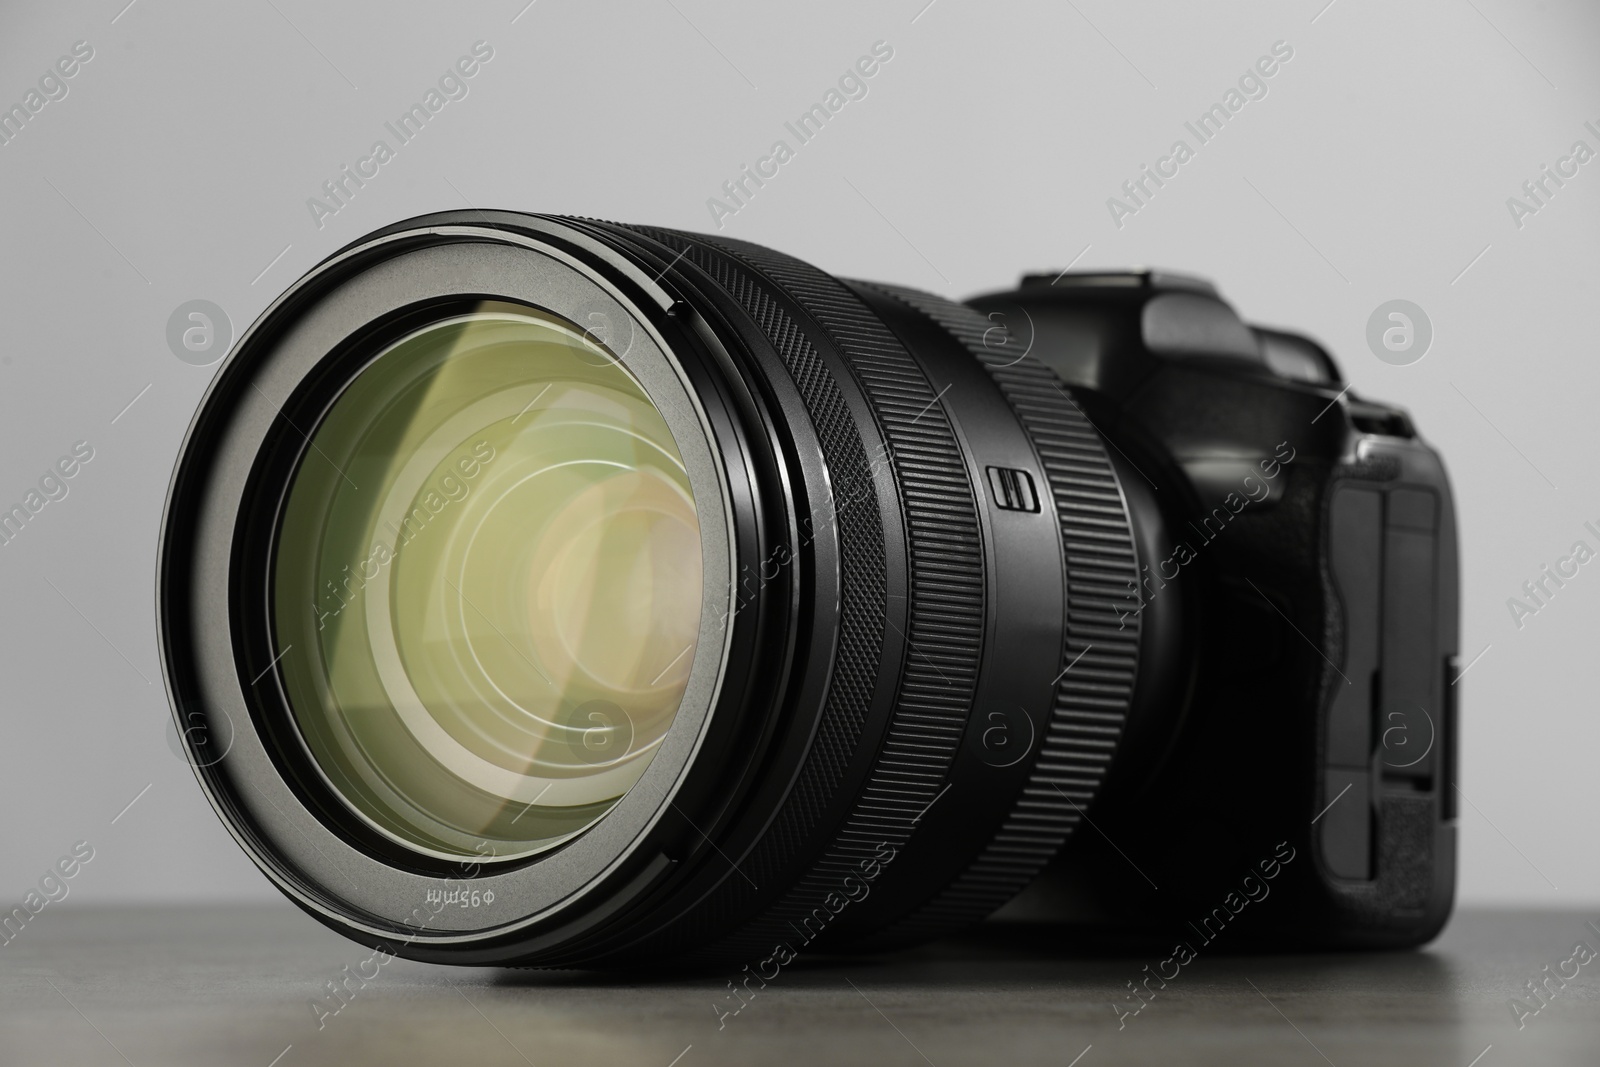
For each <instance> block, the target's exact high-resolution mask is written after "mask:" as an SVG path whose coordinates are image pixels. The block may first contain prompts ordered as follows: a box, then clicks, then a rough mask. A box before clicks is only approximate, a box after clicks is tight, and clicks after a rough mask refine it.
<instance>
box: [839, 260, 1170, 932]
mask: <svg viewBox="0 0 1600 1067" xmlns="http://www.w3.org/2000/svg"><path fill="white" fill-rule="evenodd" d="M862 284H867V285H871V287H872V288H875V289H876V290H878V291H879V292H882V293H885V294H887V295H889V296H892V297H895V298H896V299H898V300H900V301H902V302H903V303H905V304H907V305H909V306H910V307H912V308H913V309H915V310H916V311H919V312H921V313H922V314H923V315H925V316H927V317H928V318H930V319H932V320H933V321H934V322H936V323H937V324H938V325H940V326H941V327H943V328H944V329H945V330H946V331H948V332H949V333H951V334H953V335H955V336H956V337H957V338H959V339H960V341H961V342H962V343H963V344H964V345H965V346H966V348H967V350H968V351H969V352H971V353H972V355H973V357H974V358H976V359H977V360H978V361H979V362H980V363H982V364H983V365H984V367H985V369H987V370H988V371H989V374H990V376H991V377H992V378H993V379H994V380H995V383H996V384H997V385H998V386H999V387H1000V391H1001V392H1002V393H1003V394H1004V395H1005V398H1006V401H1007V402H1008V403H1009V404H1010V405H1011V408H1012V410H1013V411H1014V412H1015V413H1016V415H1017V418H1018V419H1019V420H1020V421H1021V423H1022V426H1023V429H1024V430H1025V431H1026V433H1027V435H1028V437H1029V438H1030V439H1031V440H1032V442H1033V446H1034V449H1035V451H1036V452H1037V454H1038V457H1039V462H1040V464H1041V466H1042V468H1043V471H1044V476H1045V480H1046V482H1047V483H1048V484H1049V487H1050V493H1051V496H1052V498H1053V499H1054V501H1055V506H1056V513H1057V515H1058V516H1059V520H1060V523H1061V541H1062V556H1063V562H1064V564H1065V567H1066V575H1067V604H1066V642H1065V647H1064V648H1063V649H1062V658H1061V670H1062V673H1061V675H1060V676H1059V679H1058V681H1057V683H1056V691H1055V705H1054V709H1053V711H1052V714H1051V716H1050V723H1049V726H1048V727H1047V728H1046V730H1044V731H1043V733H1042V736H1041V738H1040V750H1039V755H1038V758H1037V760H1036V762H1035V764H1034V767H1033V772H1032V775H1031V776H1030V778H1029V779H1028V782H1027V785H1026V786H1025V787H1024V788H1023V791H1022V793H1021V795H1020V796H1019V798H1018V800H1017V802H1016V803H1015V805H1013V807H1012V810H1011V811H1010V813H1009V814H1008V815H1007V816H1006V819H1005V822H1004V823H1003V824H1002V825H1001V827H1000V830H999V832H998V833H996V834H995V836H994V839H993V840H992V841H991V842H990V844H989V845H988V846H987V847H986V848H985V849H984V850H983V852H982V853H981V854H979V856H978V858H977V859H976V860H974V861H973V862H972V863H971V864H970V865H969V866H968V867H967V868H966V870H964V871H963V872H962V873H961V874H960V875H958V876H957V877H956V878H955V879H954V880H953V881H952V882H951V883H950V884H949V885H948V886H946V887H945V888H944V889H943V890H942V891H940V892H939V893H938V894H936V895H935V896H933V897H932V898H931V899H930V900H929V901H928V902H927V903H925V904H924V905H923V906H922V907H921V908H919V909H917V910H916V911H914V912H912V913H911V914H910V915H908V916H907V917H906V918H904V919H902V920H901V921H900V922H899V923H897V924H896V925H895V926H894V927H892V928H891V929H890V930H888V931H886V932H885V935H884V938H885V940H887V941H891V942H895V943H899V942H902V941H909V940H920V939H923V938H925V937H929V936H934V935H937V934H939V933H941V932H943V931H946V930H949V929H952V928H956V927H959V926H962V925H965V924H967V923H969V922H973V921H976V920H978V919H980V918H982V917H983V916H985V915H987V914H989V913H990V912H992V911H994V910H995V909H996V908H998V907H1000V906H1001V905H1003V904H1004V903H1005V902H1006V901H1008V900H1010V899H1011V898H1012V897H1013V896H1015V895H1016V894H1017V893H1018V892H1020V891H1021V890H1022V889H1023V887H1025V886H1026V885H1027V884H1028V883H1029V882H1031V881H1032V880H1033V879H1034V877H1035V876H1037V875H1038V873H1039V872H1040V871H1041V870H1042V869H1043V868H1044V866H1045V864H1047V863H1048V862H1049V861H1050V860H1051V859H1052V858H1053V857H1054V856H1055V854H1056V853H1057V852H1058V851H1059V850H1060V848H1061V846H1062V845H1063V844H1064V843H1065V842H1066V840H1067V838H1068V837H1070V836H1071V834H1072V832H1073V831H1074V830H1075V829H1076V828H1077V825H1078V823H1079V822H1080V821H1081V820H1082V819H1083V818H1085V815H1084V813H1085V812H1086V811H1087V810H1088V809H1089V806H1090V805H1091V804H1092V803H1093V801H1094V798H1095V796H1096V794H1097V793H1098V792H1099V790H1100V786H1101V784H1102V783H1103V782H1104V780H1105V776H1106V771H1107V769H1108V768H1109V766H1110V763H1111V758H1112V755H1113V754H1114V753H1115V751H1116V748H1117V742H1118V740H1119V739H1120V737H1121V735H1122V730H1123V726H1124V724H1125V722H1126V720H1127V716H1128V710H1129V706H1130V704H1131V702H1132V699H1133V688H1134V682H1135V679H1136V678H1137V672H1138V665H1139V664H1138V660H1139V632H1140V626H1139V622H1140V614H1139V612H1138V611H1137V610H1136V608H1137V602H1136V601H1135V600H1134V598H1133V596H1132V590H1134V589H1135V588H1137V580H1138V573H1139V560H1138V551H1137V549H1136V548H1135V542H1134V536H1133V529H1132V525H1131V521H1130V518H1129V514H1128V506H1127V502H1126V500H1125V499H1124V498H1123V495H1122V490H1121V487H1120V485H1119V484H1118V481H1117V476H1116V472H1115V470H1114V469H1113V468H1112V465H1111V460H1110V457H1109V456H1108V455H1107V454H1106V450H1105V445H1104V442H1103V439H1102V438H1101V436H1100V434H1099V433H1098V432H1097V431H1096V430H1095V428H1094V426H1093V425H1092V424H1091V423H1090V422H1089V420H1088V418H1087V417H1086V416H1085V415H1084V414H1083V412H1082V410H1081V409H1080V408H1079V407H1078V405H1077V402H1076V401H1074V400H1073V399H1072V397H1071V396H1070V395H1069V394H1068V393H1067V391H1066V389H1065V388H1064V387H1063V386H1062V384H1061V382H1060V380H1059V379H1057V378H1056V376H1055V374H1054V373H1053V372H1052V371H1051V370H1050V369H1049V368H1048V367H1046V366H1044V365H1043V364H1042V363H1040V362H1038V361H1037V360H1034V359H1030V358H1027V357H1026V355H1024V356H1023V357H1016V356H1013V355H1012V353H1011V350H1014V349H1015V347H1016V344H1015V341H1014V339H1012V338H1009V337H1006V338H1005V341H1006V342H1007V343H1004V344H1001V345H1000V346H999V347H998V349H996V348H992V347H990V345H989V344H987V343H986V341H985V338H986V337H992V336H994V335H995V334H996V333H997V332H1000V331H1003V328H1002V327H997V326H995V325H994V324H993V323H991V322H989V321H988V320H987V319H985V318H984V317H983V316H981V315H979V314H978V313H977V312H976V311H973V310H972V309H971V308H967V307H963V306H961V305H960V304H954V303H951V302H950V301H947V300H942V299H940V298H939V297H936V296H933V295H931V294H928V293H923V292H919V291H917V290H914V289H903V288H900V287H898V286H890V285H881V284H876V283H862Z"/></svg>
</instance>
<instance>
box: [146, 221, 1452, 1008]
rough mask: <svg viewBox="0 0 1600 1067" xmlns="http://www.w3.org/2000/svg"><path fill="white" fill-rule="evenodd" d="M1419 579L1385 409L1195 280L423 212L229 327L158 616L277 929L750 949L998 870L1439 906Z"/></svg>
mask: <svg viewBox="0 0 1600 1067" xmlns="http://www.w3.org/2000/svg"><path fill="white" fill-rule="evenodd" d="M1457 581H1458V580H1457V559H1456V534H1455V513H1454V508H1453V506H1452V503H1451V496H1450V489H1449V485H1448V482H1447V480H1446V477H1445V472H1444V468H1443V465H1442V463H1441V461H1440V458H1439V456H1438V454H1437V453H1436V452H1434V451H1433V450H1432V449H1431V448H1429V447H1428V446H1427V445H1426V444H1424V443H1423V442H1422V441H1421V440H1420V439H1419V438H1418V436H1417V434H1416V432H1415V430H1414V429H1413V427H1412V424H1411V421H1410V419H1409V418H1408V417H1407V415H1406V414H1405V413H1404V412H1403V411H1400V410H1398V409H1396V408H1393V407H1390V406H1387V405H1383V404H1379V403H1375V402H1371V401H1367V400H1361V399H1357V398H1356V397H1355V396H1354V395H1353V394H1352V393H1351V391H1350V389H1349V387H1348V386H1347V385H1345V383H1344V382H1343V381H1342V379H1341V377H1340V374H1339V370H1338V368H1337V367H1336V366H1335V364H1334V361H1333V360H1332V359H1331V358H1330V357H1329V355H1328V353H1327V352H1325V351H1324V350H1323V349H1322V348H1321V347H1320V346H1319V345H1317V344H1316V343H1315V342H1313V341H1311V340H1309V339H1307V338H1305V337H1303V336H1299V335H1297V334H1294V333H1290V332H1285V331H1280V330H1275V329H1265V328H1261V327H1254V326H1250V325H1247V324H1246V323H1244V322H1242V321H1241V320H1240V319H1239V317H1238V316H1237V315H1236V314H1235V312H1234V311H1233V309H1232V308H1231V307H1230V306H1229V305H1228V304H1227V303H1225V302H1224V301H1223V300H1222V299H1221V298H1220V297H1219V296H1218V294H1217V292H1216V291H1215V290H1214V289H1213V288H1212V287H1211V286H1210V285H1209V284H1207V283H1206V282H1204V281H1200V280H1197V279H1194V278H1190V277H1185V276H1180V275H1176V274H1165V273H1160V272H1149V271H1139V272H1127V273H1081V274H1070V273H1067V274H1062V275H1059V276H1050V275H1041V276H1037V277H1029V278H1025V279H1024V280H1023V281H1022V283H1021V285H1020V286H1019V287H1018V288H1016V289H1013V290H1010V291H1006V292H1001V293H994V294H990V295H986V296H981V297H978V298H976V299H974V300H971V301H969V302H968V303H966V304H956V303H952V302H950V301H947V300H944V299H941V298H939V297H937V296H933V295H930V294H927V293H923V292H918V291H915V290H911V289H906V288H901V287H898V286H890V285H880V284H875V283H869V282H857V281H846V280H841V279H839V278H835V277H833V276H831V275H829V274H826V273H824V272H823V271H820V270H818V269H817V268H815V267H812V266H810V265H808V264H806V263H803V262H801V261H799V260H796V259H793V258H790V257H788V256H785V255H781V254H779V253H776V252H772V251H770V250H767V249H765V248H761V247H758V246H756V245H753V244H748V243H745V242H742V241H736V240H731V239H727V238H723V237H710V236H702V235H698V234H692V233H683V232H677V231H672V230H666V229H659V228H654V227H647V226H624V225H618V224H613V223H607V222H599V221H595V220H590V219H576V218H557V217H550V216H539V215H529V214H519V213H513V212H500V211H468V212H455V213H446V214H437V215H430V216H425V217H422V218H417V219H412V220H410V221H407V222H403V223H400V224H398V225H394V226H391V227H389V228H387V229H384V230H380V231H378V232H376V233H373V234H371V235H369V236H367V237H364V238H362V239H361V240H359V241H357V242H355V243H354V244H352V245H350V246H349V247H347V248H345V249H343V250H342V251H340V252H338V253H337V254H335V255H333V256H331V257H329V258H328V259H327V260H326V261H324V262H323V263H322V264H320V265H319V266H317V267H316V268H315V269H314V270H312V271H311V272H310V273H308V274H307V275H306V276H305V277H303V278H301V279H300V280H299V281H298V282H296V283H295V284H294V285H293V286H292V287H291V288H290V289H289V291H288V292H286V293H284V294H283V295H282V296H281V297H280V298H279V299H278V300H276V301H275V302H274V303H273V304H272V305H271V306H270V307H269V308H268V309H267V310H266V311H265V312H264V313H263V314H262V315H261V317H260V318H259V319H258V320H257V321H256V322H255V323H254V324H253V325H252V326H251V327H250V329H249V330H248V331H247V332H246V333H245V334H244V335H243V336H242V337H241V339H240V340H239V342H238V343H237V345H235V347H234V349H233V351H232V353H231V354H230V356H229V358H228V360H227V361H226V362H225V363H224V364H223V366H222V368H221V370H220V371H219V373H218V374H217V376H216V378H215V380H214V382H213V384H212V387H211V389H210V391H209V392H208V394H207V395H206V397H205V399H204V401H203V403H202V405H201V408H200V410H199V412H198V414H197V416H196V418H195V420H194V422H193V425H192V426H191V428H190V430H189V434H188V437H187V440H186V442H185V444H184V446H183V450H182V454H181V457H180V459H179V462H178V465H177V468H176V471H175V473H174V475H173V480H172V485H171V490H170V495H169V498H168V503H167V509H166V513H165V518H164V529H163V536H162V543H161V559H160V566H159V583H158V584H159V588H158V600H159V604H158V609H159V628H160V639H161V649H162V662H163V669H164V672H165V679H166V684H167V687H168V692H169V695H170V698H171V702H172V706H173V710H174V714H175V716H176V718H177V722H178V724H179V725H178V729H179V734H180V737H181V738H182V741H183V744H184V745H185V746H186V749H187V751H188V754H189V757H190V761H191V763H192V764H193V767H194V770H195V773H196V775H197V777H198V780H199V782H200V784H201V786H202V788H203V790H204V792H205V794H206V796H207V797H208V798H209V799H210V801H211V803H212V805H213V806H214V807H215V809H216V811H217V813H218V815H219V816H220V817H221V819H222V821H223V823H224V824H225V825H226V826H227V828H228V829H229V831H230V832H231V833H232V834H233V836H234V838H235V839H236V840H237V841H238V843H239V845H240V846H241V847H242V848H243V849H244V850H245V851H246V852H247V853H248V854H249V856H250V858H251V859H252V860H253V861H254V862H255V863H256V864H257V865H258V866H259V867H260V868H261V870H262V871H263V872H264V873H265V874H266V875H267V877H268V878H270V879H271V880H272V881H273V882H274V883H275V884H276V885H277V886H278V887H279V888H280V889H281V890H282V891H283V892H284V893H285V894H286V895H287V896H288V897H289V898H290V899H291V900H293V901H294V902H295V903H296V904H297V905H299V906H300V907H301V908H303V909H304V910H305V911H307V912H308V913H309V914H311V915H312V916H314V917H315V918H317V919H318V920H320V921H321V922H323V923H325V924H327V925H328V926H330V927H332V928H333V929H335V930H338V931H340V932H342V933H344V934H346V935H347V936H349V937H351V938H353V939H355V940H357V941H360V942H362V943H364V944H366V945H369V946H371V947H373V948H375V949H379V950H382V951H385V952H388V953H391V954H395V955H401V956H405V957H409V958H414V959H420V960H428V961H433V962H440V963H460V964H469V965H480V966H481V965H511V966H550V967H612V968H614V967H641V966H649V965H663V964H670V965H673V966H692V965H718V966H721V965H725V964H734V965H737V964H740V963H744V964H747V965H750V966H753V967H755V968H756V969H757V970H758V971H759V972H760V973H762V974H763V975H764V976H765V977H769V978H770V977H771V973H773V968H775V967H781V966H783V965H784V964H786V963H787V962H789V961H790V960H792V959H794V958H795V957H796V956H798V955H801V954H804V953H808V952H837V951H861V950H867V951H877V950H883V949H890V948H894V947H897V946H901V945H907V944H911V943H914V942H917V941H921V940H925V939H928V938H932V937H936V936H940V935H943V934H946V933H949V932H951V931H955V930H958V929H960V928H962V927H964V926H966V925H969V924H971V923H974V922H976V921H977V920H980V919H983V918H984V917H986V916H989V915H990V914H991V913H995V912H997V911H1000V912H1001V914H1002V916H1010V917H1011V918H1013V919H1016V920H1019V921H1028V922H1031V923H1037V922H1046V923H1049V924H1050V929H1052V930H1054V931H1056V932H1057V933H1058V934H1059V935H1060V936H1061V937H1062V938H1063V940H1064V943H1069V944H1070V943H1089V942H1108V943H1110V944H1114V945H1130V944H1134V943H1137V942H1141V941H1144V940H1157V939H1162V940H1161V943H1167V944H1170V940H1165V939H1169V938H1171V937H1172V936H1173V935H1174V932H1175V931H1176V932H1177V934H1178V936H1181V937H1183V938H1186V939H1189V941H1190V943H1191V944H1193V943H1194V941H1193V939H1194V937H1195V936H1199V937H1201V938H1204V939H1205V940H1211V939H1212V938H1214V937H1219V936H1224V935H1226V937H1227V938H1229V939H1230V940H1231V941H1233V942H1235V943H1237V944H1239V945H1241V946H1244V945H1262V946H1288V947H1301V948H1310V947H1346V946H1348V947H1356V946H1366V947H1397V946H1404V945H1414V944H1418V943H1420V942H1422V941H1425V940H1427V939H1429V938H1431V937H1432V936H1433V935H1434V934H1435V933H1436V932H1437V931H1438V929H1439V928H1440V926H1441V925H1442V924H1443V922H1444V921H1445V918H1446V917H1447V915H1448V913H1449V910H1450V905H1451V898H1452V892H1453V885H1454V868H1455V827H1454V818H1455V805H1454V800H1453V796H1454V789H1453V780H1454V776H1455V755H1454V753H1455V731H1456V712H1455V693H1456V687H1455V686H1454V684H1453V681H1454V678H1453V674H1452V671H1453V662H1454V656H1455V654H1456V651H1457V631H1458V617H1457V616H1458V605H1457ZM1191 930H1192V931H1193V933H1192V934H1191V933H1189V932H1188V931H1191Z"/></svg>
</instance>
